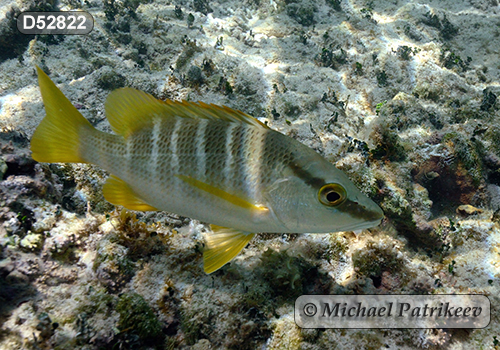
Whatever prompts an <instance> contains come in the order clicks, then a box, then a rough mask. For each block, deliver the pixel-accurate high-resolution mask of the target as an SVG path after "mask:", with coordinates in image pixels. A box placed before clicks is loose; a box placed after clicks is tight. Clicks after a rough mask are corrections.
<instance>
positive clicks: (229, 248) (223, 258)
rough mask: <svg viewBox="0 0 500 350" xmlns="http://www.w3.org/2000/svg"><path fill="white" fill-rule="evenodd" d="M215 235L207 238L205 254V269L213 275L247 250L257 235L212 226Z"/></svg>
mask: <svg viewBox="0 0 500 350" xmlns="http://www.w3.org/2000/svg"><path fill="white" fill-rule="evenodd" d="M210 227H211V228H212V231H213V233H212V234H208V235H207V237H206V243H207V246H206V248H205V251H204V252H203V269H204V270H205V273H212V272H215V271H217V270H218V269H220V268H221V267H222V266H224V265H226V264H227V263H228V262H230V261H231V260H233V259H234V258H235V257H236V255H238V254H239V252H240V251H241V250H242V249H243V248H245V246H246V245H247V243H248V242H250V240H251V239H252V238H253V236H255V233H248V232H242V231H238V230H234V229H231V228H226V227H221V226H216V225H210Z"/></svg>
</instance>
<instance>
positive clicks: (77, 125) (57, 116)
mask: <svg viewBox="0 0 500 350" xmlns="http://www.w3.org/2000/svg"><path fill="white" fill-rule="evenodd" d="M36 69H37V72H38V85H39V86H40V91H41V93H42V98H43V103H44V105H45V112H46V116H45V118H44V119H43V120H42V122H41V123H40V125H38V127H37V128H36V130H35V133H34V134H33V136H32V138H31V152H32V153H33V154H32V157H33V159H34V160H36V161H38V162H47V163H59V162H60V163H85V160H84V159H83V157H81V156H80V154H79V148H80V143H81V140H82V138H83V137H84V135H85V133H84V132H87V133H88V132H92V131H95V129H94V127H93V126H92V125H91V124H90V123H89V122H88V121H87V119H85V118H84V117H83V115H81V113H80V112H78V110H77V109H76V108H75V106H73V104H72V103H71V102H70V101H69V100H68V99H67V98H66V96H64V94H63V93H62V92H61V90H59V89H58V88H57V86H56V85H55V84H54V82H53V81H52V80H50V78H49V77H48V76H47V74H45V73H44V72H43V71H42V70H41V69H40V67H38V66H37V67H36Z"/></svg>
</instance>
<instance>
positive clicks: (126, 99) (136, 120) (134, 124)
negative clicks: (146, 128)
mask: <svg viewBox="0 0 500 350" xmlns="http://www.w3.org/2000/svg"><path fill="white" fill-rule="evenodd" d="M105 108H106V116H107V118H108V120H109V123H110V124H111V128H112V129H113V131H114V132H116V133H117V134H120V135H124V136H125V137H127V136H128V135H129V134H130V133H131V132H133V131H134V130H137V128H139V127H140V126H142V125H144V124H146V123H148V122H150V120H151V119H152V118H153V117H157V116H160V117H165V118H168V117H174V116H177V117H182V118H202V119H212V120H214V119H222V120H226V121H230V122H240V123H247V124H251V125H254V126H258V127H264V128H267V126H266V125H265V124H263V123H261V122H260V121H258V120H257V119H255V118H254V117H252V116H249V115H248V114H246V113H243V112H241V111H238V110H235V109H232V108H229V107H226V106H217V105H214V104H206V103H203V102H198V103H194V102H188V101H182V102H176V101H172V100H167V101H160V100H158V99H156V98H154V97H153V96H151V95H150V94H148V93H145V92H144V91H140V90H136V89H132V88H122V89H118V90H115V91H113V92H111V93H110V94H109V95H108V98H107V99H106V105H105Z"/></svg>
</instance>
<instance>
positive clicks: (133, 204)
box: [102, 175, 158, 211]
mask: <svg viewBox="0 0 500 350" xmlns="http://www.w3.org/2000/svg"><path fill="white" fill-rule="evenodd" d="M102 193H103V194H104V198H106V200H107V201H108V202H110V203H111V204H114V205H123V206H124V207H125V208H127V209H131V210H140V211H157V210H158V209H156V208H155V207H152V206H150V205H149V204H147V203H145V202H144V201H143V200H142V199H140V198H139V197H137V195H136V194H135V193H134V191H133V190H132V188H130V186H129V185H128V184H127V183H126V182H125V181H123V180H121V179H119V178H117V177H116V176H114V175H111V176H110V177H109V178H108V179H107V180H106V183H105V184H104V187H103V188H102Z"/></svg>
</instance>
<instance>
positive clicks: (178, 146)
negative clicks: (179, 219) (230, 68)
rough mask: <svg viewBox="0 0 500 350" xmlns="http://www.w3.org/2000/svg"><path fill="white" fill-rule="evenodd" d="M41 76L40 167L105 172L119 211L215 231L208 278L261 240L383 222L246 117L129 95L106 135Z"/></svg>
mask: <svg viewBox="0 0 500 350" xmlns="http://www.w3.org/2000/svg"><path fill="white" fill-rule="evenodd" d="M37 69H38V74H39V84H40V90H41V92H42V97H43V100H44V104H45V107H46V112H47V116H46V117H45V118H44V119H43V121H42V122H41V123H40V125H39V126H38V128H37V129H36V131H35V133H34V135H33V137H32V141H31V148H32V151H33V158H34V159H35V160H37V161H43V162H80V163H83V162H85V163H91V164H95V165H98V166H100V167H102V168H104V169H105V170H107V171H109V172H110V173H111V176H110V178H109V179H108V180H107V182H106V184H105V186H104V188H103V192H104V196H105V198H106V199H107V200H108V201H110V202H111V203H113V204H117V205H123V206H125V207H127V208H130V209H135V210H165V211H170V212H173V213H176V214H179V215H183V216H187V217H191V218H194V219H198V220H201V221H204V222H209V223H211V224H213V225H212V226H211V227H212V230H213V233H211V234H209V235H207V236H206V249H205V252H204V255H203V259H204V269H205V271H206V272H207V273H211V272H213V271H215V270H217V269H219V268H220V267H222V266H223V265H224V264H226V263H227V262H229V261H231V260H232V259H233V258H234V257H235V256H236V255H237V254H238V253H239V252H240V251H241V249H243V248H244V246H245V245H246V244H247V243H248V242H249V241H250V240H251V238H252V237H253V235H254V233H255V232H276V233H285V232H291V233H305V232H311V233H321V232H334V231H345V230H360V229H363V228H368V227H372V226H375V225H377V224H378V223H380V221H381V219H382V217H383V212H382V210H381V209H380V208H379V207H378V205H377V204H375V203H374V202H373V201H372V200H370V199H369V198H368V197H366V196H365V195H364V194H362V193H361V192H360V191H359V190H358V189H357V188H356V187H355V186H354V184H352V182H351V181H350V180H349V179H348V178H347V176H346V175H345V174H344V173H343V172H342V171H340V170H338V169H337V168H335V166H333V165H332V164H330V163H329V162H328V161H326V160H325V159H324V158H322V157H321V156H320V155H319V154H317V153H316V152H315V151H313V150H312V149H310V148H309V147H306V146H304V145H302V144H301V143H299V142H298V141H296V140H294V139H292V138H290V137H287V136H285V135H283V134H281V133H279V132H277V131H274V130H271V129H269V128H268V127H266V126H265V125H264V124H262V123H260V122H259V121H257V120H256V119H253V118H252V117H250V116H248V115H246V114H245V113H243V112H240V111H236V110H232V109H230V108H228V107H224V106H222V107H221V106H215V105H207V104H204V103H202V102H200V103H191V102H186V101H184V102H174V101H164V102H163V101H158V100H156V99H155V98H154V97H152V96H151V95H148V94H146V93H144V92H141V91H138V90H134V89H130V88H123V89H119V90H117V91H115V92H112V93H111V94H110V95H109V96H108V99H107V101H106V115H107V117H108V119H109V121H110V124H111V127H112V129H113V130H114V131H115V132H116V133H117V134H109V133H104V132H101V131H98V130H96V129H95V128H94V127H93V126H92V125H91V124H90V123H89V122H88V121H87V120H86V119H85V118H84V117H83V116H82V115H81V114H80V113H79V112H78V110H76V108H75V107H74V106H73V105H72V104H71V102H69V100H67V99H66V97H65V96H64V95H63V94H62V93H61V91H60V90H59V89H58V88H57V87H56V86H55V85H54V83H53V82H52V81H51V80H50V78H48V76H47V75H45V73H43V71H41V70H40V69H39V68H37ZM216 225H218V226H216Z"/></svg>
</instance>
